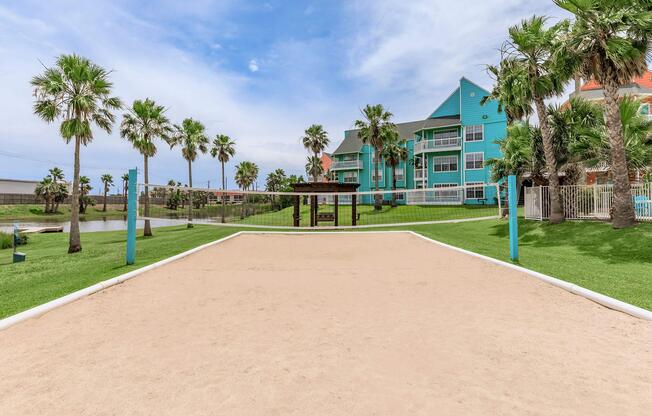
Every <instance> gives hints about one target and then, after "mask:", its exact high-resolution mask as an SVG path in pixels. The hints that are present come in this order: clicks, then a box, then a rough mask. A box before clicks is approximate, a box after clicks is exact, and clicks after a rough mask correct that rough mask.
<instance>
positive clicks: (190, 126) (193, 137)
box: [166, 118, 208, 228]
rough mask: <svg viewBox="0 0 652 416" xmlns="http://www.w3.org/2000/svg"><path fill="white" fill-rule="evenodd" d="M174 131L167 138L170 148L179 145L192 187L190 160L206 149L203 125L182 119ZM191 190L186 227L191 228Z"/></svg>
mask: <svg viewBox="0 0 652 416" xmlns="http://www.w3.org/2000/svg"><path fill="white" fill-rule="evenodd" d="M174 129H175V133H174V135H172V136H171V137H169V138H167V140H166V141H167V142H168V144H169V145H170V148H173V147H174V146H177V145H178V146H180V147H181V154H182V155H183V158H184V159H186V160H187V161H188V186H189V187H190V188H192V162H194V161H195V159H197V155H198V154H199V153H206V152H207V151H208V137H207V136H206V128H205V127H204V125H203V124H202V123H201V122H199V121H197V120H193V119H192V118H187V119H185V120H183V122H182V123H181V125H180V126H179V125H175V126H174ZM192 210H193V204H192V191H189V192H188V228H192Z"/></svg>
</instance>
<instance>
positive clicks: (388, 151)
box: [380, 129, 408, 207]
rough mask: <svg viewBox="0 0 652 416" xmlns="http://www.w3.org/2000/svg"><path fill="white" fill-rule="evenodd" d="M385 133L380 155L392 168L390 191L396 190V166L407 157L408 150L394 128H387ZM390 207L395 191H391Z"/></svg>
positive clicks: (394, 203) (393, 200) (394, 198)
mask: <svg viewBox="0 0 652 416" xmlns="http://www.w3.org/2000/svg"><path fill="white" fill-rule="evenodd" d="M385 134H386V137H385V139H384V147H383V151H382V153H381V154H380V156H381V157H382V158H383V159H384V160H385V163H386V164H387V166H389V167H390V168H391V169H392V191H396V167H397V166H398V165H399V164H400V163H401V162H403V161H406V160H407V159H408V150H407V147H406V145H405V140H403V139H401V136H400V135H399V133H398V131H397V130H396V129H387V130H386V131H385ZM392 207H396V192H394V193H392Z"/></svg>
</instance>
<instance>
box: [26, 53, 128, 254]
mask: <svg viewBox="0 0 652 416" xmlns="http://www.w3.org/2000/svg"><path fill="white" fill-rule="evenodd" d="M31 84H32V86H33V87H34V96H35V97H36V102H35V103H34V113H35V114H36V115H37V116H38V117H40V118H41V119H43V120H45V121H46V122H48V123H52V122H54V121H55V120H59V119H60V120H62V122H61V127H60V129H59V131H60V134H61V136H62V137H63V139H64V141H65V142H66V143H70V141H71V140H73V139H74V142H75V150H74V152H75V155H74V170H73V185H72V200H71V201H70V205H71V206H70V237H69V238H70V239H69V245H68V253H76V252H78V251H81V249H82V246H81V238H80V234H79V206H78V204H79V193H80V191H79V153H80V146H81V145H84V146H86V145H87V144H88V143H90V142H91V141H92V140H93V131H92V128H91V127H92V125H95V126H97V127H99V128H100V129H102V130H104V131H106V132H107V133H111V130H112V125H113V123H114V121H115V117H114V115H113V113H112V112H111V111H113V110H118V109H120V108H121V106H122V104H121V102H120V99H119V98H117V97H111V89H112V87H113V84H112V83H111V82H110V81H109V71H107V70H105V69H104V68H102V67H100V66H98V65H96V64H94V63H92V62H91V61H89V60H88V59H86V58H82V57H80V56H77V55H61V56H59V58H57V61H56V66H55V67H53V68H45V71H44V73H43V74H41V75H37V76H35V77H34V78H32V81H31Z"/></svg>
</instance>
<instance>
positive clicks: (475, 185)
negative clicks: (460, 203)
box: [464, 181, 487, 201]
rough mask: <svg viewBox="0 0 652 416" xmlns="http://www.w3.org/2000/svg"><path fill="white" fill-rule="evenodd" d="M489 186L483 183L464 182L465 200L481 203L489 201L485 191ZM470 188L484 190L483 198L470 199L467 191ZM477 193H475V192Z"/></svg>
mask: <svg viewBox="0 0 652 416" xmlns="http://www.w3.org/2000/svg"><path fill="white" fill-rule="evenodd" d="M486 186H487V184H486V183H484V182H481V181H471V182H464V200H467V199H468V200H471V201H479V200H481V199H487V195H486V193H485V191H484V188H485V187H486ZM469 188H482V198H469V197H468V196H466V195H467V193H466V192H467V191H468V190H469ZM473 192H474V193H475V191H473Z"/></svg>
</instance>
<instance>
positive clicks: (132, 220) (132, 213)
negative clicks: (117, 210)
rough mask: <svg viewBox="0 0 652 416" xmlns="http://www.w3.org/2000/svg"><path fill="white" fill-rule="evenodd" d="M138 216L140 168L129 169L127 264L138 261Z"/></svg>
mask: <svg viewBox="0 0 652 416" xmlns="http://www.w3.org/2000/svg"><path fill="white" fill-rule="evenodd" d="M137 216H138V170H137V169H129V182H128V185H127V264H128V265H129V264H134V262H135V261H136V218H137Z"/></svg>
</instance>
